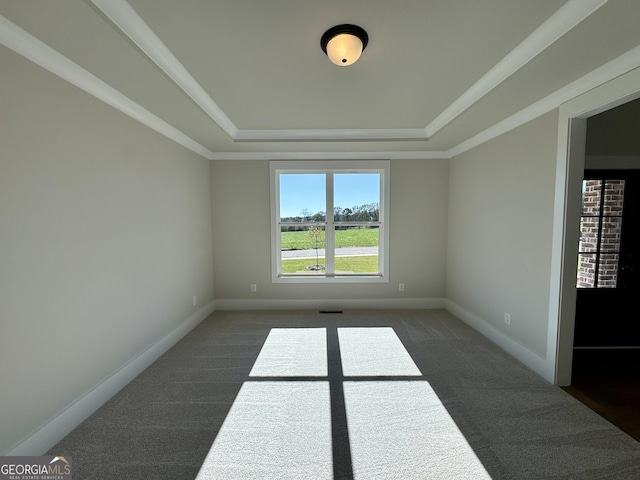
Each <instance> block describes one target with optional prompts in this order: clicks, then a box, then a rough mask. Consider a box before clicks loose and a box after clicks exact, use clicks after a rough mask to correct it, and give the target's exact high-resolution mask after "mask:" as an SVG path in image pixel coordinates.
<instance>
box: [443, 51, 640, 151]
mask: <svg viewBox="0 0 640 480" xmlns="http://www.w3.org/2000/svg"><path fill="white" fill-rule="evenodd" d="M638 67H640V46H637V47H635V48H632V49H631V50H629V51H627V52H626V53H623V54H622V55H620V56H619V57H616V58H614V59H613V60H611V61H609V62H607V63H605V64H604V65H601V66H600V67H598V68H596V69H595V70H592V71H591V72H589V73H587V74H586V75H583V76H582V77H580V78H579V79H577V80H575V81H573V82H571V83H569V84H568V85H566V86H564V87H563V88H561V89H559V90H556V91H555V92H553V93H551V94H549V95H547V96H546V97H544V98H542V99H541V100H538V101H537V102H535V103H533V104H531V105H529V106H528V107H526V108H524V109H522V110H520V111H519V112H517V113H515V114H513V115H511V116H510V117H507V118H505V119H504V120H502V121H500V122H498V123H496V124H495V125H493V126H491V127H489V128H487V129H486V130H483V131H482V132H480V133H478V134H477V135H474V136H473V137H471V138H469V139H467V140H465V141H464V142H461V143H459V144H458V145H456V146H455V147H453V148H451V149H449V150H448V151H447V153H448V154H449V156H450V157H455V156H456V155H460V154H461V153H464V152H466V151H467V150H470V149H472V148H474V147H477V146H478V145H481V144H483V143H485V142H487V141H489V140H491V139H493V138H495V137H498V136H500V135H502V134H504V133H506V132H508V131H510V130H513V129H514V128H516V127H519V126H520V125H523V124H525V123H527V122H529V121H531V120H534V119H535V118H537V117H539V116H541V115H544V114H545V113H548V112H550V111H551V110H554V109H556V108H559V107H560V105H562V104H563V103H565V102H568V101H569V100H571V99H572V98H575V97H577V96H579V95H582V94H583V93H586V92H588V91H589V90H591V89H593V88H596V87H598V86H600V85H602V84H604V83H607V82H609V81H611V80H613V79H614V78H616V77H619V76H620V75H624V74H625V73H627V72H630V71H631V70H634V69H636V68H638ZM639 88H640V87H639Z"/></svg>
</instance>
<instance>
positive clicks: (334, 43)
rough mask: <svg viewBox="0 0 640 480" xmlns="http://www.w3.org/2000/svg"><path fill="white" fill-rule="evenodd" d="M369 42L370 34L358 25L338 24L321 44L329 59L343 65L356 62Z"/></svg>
mask: <svg viewBox="0 0 640 480" xmlns="http://www.w3.org/2000/svg"><path fill="white" fill-rule="evenodd" d="M368 42H369V36H368V35H367V32H365V31H364V30H363V29H362V28H360V27H358V26H357V25H349V24H344V25H336V26H335V27H332V28H330V29H329V30H327V31H326V32H324V35H322V38H321V39H320V46H321V47H322V50H323V51H324V53H326V54H327V56H328V57H329V60H331V61H332V62H333V63H335V64H336V65H340V66H341V67H347V66H349V65H351V64H353V63H355V62H356V61H357V60H358V59H359V58H360V55H361V54H362V52H363V51H364V49H365V48H366V46H367V43H368Z"/></svg>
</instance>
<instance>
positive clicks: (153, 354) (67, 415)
mask: <svg viewBox="0 0 640 480" xmlns="http://www.w3.org/2000/svg"><path fill="white" fill-rule="evenodd" d="M213 311H214V302H210V303H208V304H207V305H205V306H203V307H202V308H201V309H200V310H198V311H197V312H195V313H194V314H193V315H191V316H189V317H188V318H187V319H185V320H184V321H183V322H182V323H181V324H180V325H178V326H177V327H176V328H174V329H173V330H172V331H171V332H169V333H168V334H167V335H165V336H164V337H162V338H161V339H160V340H158V341H157V342H156V343H154V344H153V345H151V346H150V347H149V348H147V349H146V350H145V351H144V352H142V353H141V354H140V355H138V356H137V357H136V358H134V359H133V360H131V361H130V362H128V363H127V364H126V365H124V366H123V367H122V368H121V369H120V370H118V371H117V372H115V373H114V374H113V375H111V376H110V377H108V378H107V379H106V380H104V381H102V382H101V383H99V384H98V385H96V386H95V387H94V388H93V389H92V390H90V391H89V392H87V393H86V394H85V395H83V396H82V397H80V398H78V399H77V400H76V401H74V402H73V403H72V404H71V405H69V406H68V407H67V408H66V409H64V410H63V411H62V412H60V413H59V414H58V415H56V416H55V417H54V418H52V419H51V420H50V421H49V422H47V423H46V424H45V425H43V426H42V427H40V428H39V429H38V430H36V431H35V432H34V433H32V434H31V435H29V436H28V437H27V438H26V439H24V440H22V441H21V442H20V443H19V444H18V445H16V446H15V447H13V448H12V449H11V450H9V451H8V452H6V453H4V454H3V455H6V456H22V455H42V454H44V453H45V452H46V451H48V450H49V449H50V448H51V447H53V446H54V445H55V444H56V443H58V442H59V441H60V440H62V438H64V437H65V436H66V435H67V434H68V433H69V432H71V431H72V430H73V429H74V428H76V427H77V426H78V425H80V424H81V423H82V422H83V421H84V420H85V419H87V418H88V417H89V416H90V415H91V414H92V413H94V412H95V411H96V410H97V409H98V408H100V407H101V406H102V405H104V404H105V403H106V402H107V400H109V399H110V398H111V397H113V396H114V395H115V394H116V393H118V392H119V391H120V390H121V389H122V388H123V387H124V386H125V385H127V384H128V383H129V382H131V381H132V380H133V379H134V378H136V377H137V376H138V375H139V374H140V373H142V371H144V370H145V369H146V368H147V367H148V366H149V365H151V364H152V363H153V362H155V361H156V360H157V359H158V358H159V357H160V356H161V355H163V354H164V353H165V352H166V351H167V350H169V349H170V348H171V347H172V346H174V345H175V344H176V343H177V342H178V341H179V340H180V339H182V337H184V336H185V335H186V334H187V333H189V332H190V331H191V330H192V329H193V328H194V327H196V326H197V325H198V324H199V323H200V322H202V321H203V320H204V319H205V318H207V317H208V316H209V315H211V314H212V313H213Z"/></svg>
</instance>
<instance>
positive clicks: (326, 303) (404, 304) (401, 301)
mask: <svg viewBox="0 0 640 480" xmlns="http://www.w3.org/2000/svg"><path fill="white" fill-rule="evenodd" d="M444 302H445V300H444V299H442V298H362V299H317V300H314V299H266V298H265V299H247V298H221V299H218V300H216V301H215V309H216V311H220V310H233V311H240V310H327V311H335V310H393V309H398V310H423V309H440V308H444Z"/></svg>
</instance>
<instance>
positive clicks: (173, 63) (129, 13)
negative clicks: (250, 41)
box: [91, 0, 238, 138]
mask: <svg viewBox="0 0 640 480" xmlns="http://www.w3.org/2000/svg"><path fill="white" fill-rule="evenodd" d="M91 2H92V3H93V4H94V5H95V6H96V7H97V8H98V9H99V10H100V11H101V12H102V13H103V14H104V15H105V16H106V17H107V18H108V19H109V20H111V22H112V23H113V24H114V25H115V26H116V27H118V28H119V29H120V30H121V31H122V33H124V34H125V35H126V36H127V37H129V39H130V40H131V41H132V42H133V43H134V44H135V45H136V46H137V47H138V48H139V49H140V50H141V51H142V52H143V53H144V54H145V55H146V56H147V57H148V58H149V59H151V60H152V61H153V62H154V63H155V64H156V65H157V66H158V67H159V68H160V69H161V70H162V71H163V72H164V73H165V74H166V75H167V76H168V77H169V78H170V79H171V80H173V82H174V83H175V84H176V85H177V86H178V87H180V88H181V89H182V91H183V92H184V93H186V94H187V95H188V96H189V97H190V98H191V99H192V100H193V101H194V102H195V103H196V105H198V106H199V107H200V108H201V109H202V110H203V111H204V112H205V113H206V114H207V115H208V116H209V117H210V118H211V119H212V120H213V121H214V122H216V123H217V124H218V125H219V126H220V128H222V129H223V130H224V131H225V132H226V133H227V135H229V136H230V137H231V138H234V137H235V136H236V134H237V133H238V127H236V126H235V125H234V123H233V122H232V121H231V120H230V119H229V117H227V115H226V114H225V113H224V112H223V111H222V109H221V108H220V107H219V106H218V105H217V104H216V102H214V101H213V99H212V98H211V97H210V96H209V94H208V93H207V92H206V91H205V89H204V88H202V86H201V85H200V84H199V83H198V82H197V81H196V79H195V78H193V76H192V75H191V74H190V73H189V72H188V70H187V69H186V68H185V67H184V65H182V63H180V61H179V60H178V59H177V58H176V56H175V55H174V54H173V53H172V52H171V50H169V49H168V48H167V46H166V45H165V44H164V43H163V42H162V40H160V38H158V36H157V35H156V34H155V33H154V32H153V30H151V28H150V27H149V25H147V24H146V22H145V21H144V20H143V19H142V17H140V15H138V13H137V12H136V11H135V10H134V9H133V7H131V5H129V4H128V3H127V2H126V1H125V0H91Z"/></svg>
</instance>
